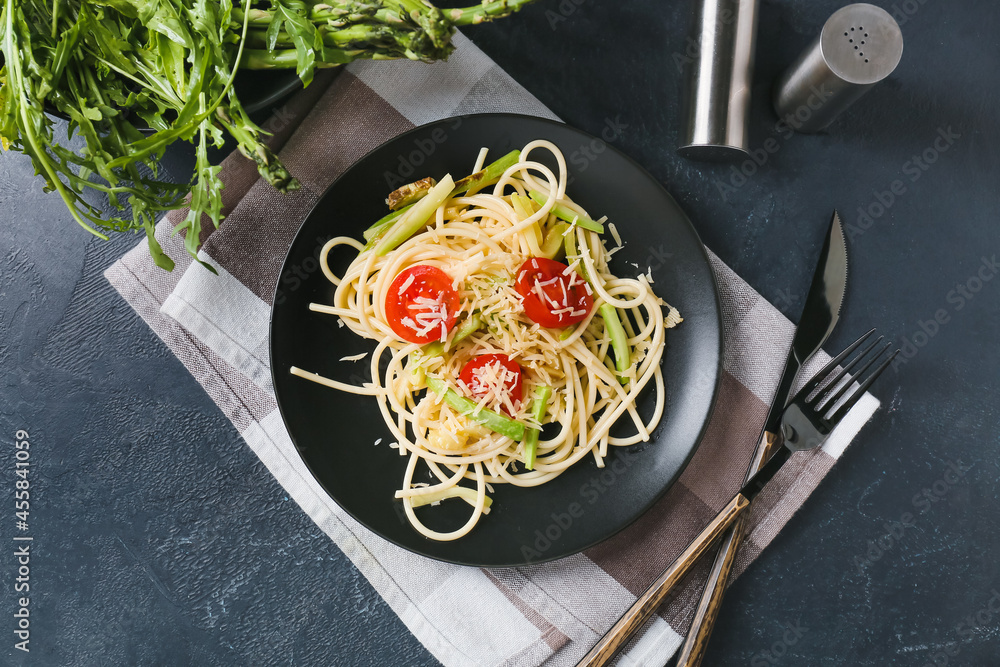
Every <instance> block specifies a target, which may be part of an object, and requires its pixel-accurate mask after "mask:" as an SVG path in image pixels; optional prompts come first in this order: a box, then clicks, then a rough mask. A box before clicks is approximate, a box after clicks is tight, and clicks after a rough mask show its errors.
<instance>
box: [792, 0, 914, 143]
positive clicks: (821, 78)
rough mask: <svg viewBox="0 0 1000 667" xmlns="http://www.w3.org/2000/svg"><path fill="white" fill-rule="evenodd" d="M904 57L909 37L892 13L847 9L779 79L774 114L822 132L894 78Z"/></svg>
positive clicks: (794, 124) (863, 7) (870, 8)
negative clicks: (857, 102)
mask: <svg viewBox="0 0 1000 667" xmlns="http://www.w3.org/2000/svg"><path fill="white" fill-rule="evenodd" d="M902 55H903V33H902V32H901V31H900V29H899V24H898V23H896V20H895V19H893V18H892V16H891V15H890V14H889V13H888V12H887V11H885V10H884V9H882V8H880V7H876V6H875V5H870V4H867V3H857V4H853V5H848V6H846V7H842V8H841V9H838V10H837V11H836V12H834V14H833V16H831V17H830V18H829V19H827V22H826V24H825V25H824V26H823V30H822V32H821V33H820V35H819V37H817V38H816V40H815V41H813V43H812V44H810V45H809V47H808V48H807V49H806V50H805V51H804V52H803V53H802V55H800V56H799V57H798V59H797V60H796V61H795V62H794V63H792V65H791V66H789V68H788V69H787V70H785V72H784V73H783V74H782V75H781V76H780V77H779V78H778V81H777V84H776V86H775V89H774V100H773V102H774V110H775V111H776V112H777V114H778V117H779V118H781V119H782V120H783V121H784V122H785V123H787V124H788V126H789V127H791V128H792V129H794V130H797V131H799V132H806V133H810V132H819V131H820V130H822V129H824V128H826V127H827V126H828V125H830V123H832V122H833V121H834V119H835V118H836V117H837V116H838V115H840V113H841V112H843V111H844V110H845V109H847V107H849V106H851V105H852V104H854V103H855V102H856V101H857V100H858V99H859V98H860V97H861V96H862V95H864V94H865V93H867V92H868V91H869V90H870V89H871V88H872V86H874V85H875V84H876V83H878V82H879V81H881V80H883V79H885V78H886V77H887V76H889V75H890V74H892V72H893V70H895V69H896V65H898V64H899V59H900V58H901V57H902Z"/></svg>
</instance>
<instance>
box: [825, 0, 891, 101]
mask: <svg viewBox="0 0 1000 667" xmlns="http://www.w3.org/2000/svg"><path fill="white" fill-rule="evenodd" d="M820 44H821V48H822V50H823V59H824V60H825V61H826V64H827V66H828V67H829V68H830V69H831V70H832V71H833V73H834V74H836V75H837V76H838V77H840V78H841V79H843V80H844V81H846V82H848V83H855V84H861V85H867V84H873V83H878V82H879V81H881V80H882V79H884V78H886V77H887V76H889V75H890V74H892V71H893V70H894V69H896V65H898V64H899V59H900V58H901V57H902V55H903V33H902V32H901V31H900V29H899V24H898V23H896V20H895V19H894V18H892V16H891V15H890V14H889V12H887V11H885V10H884V9H882V8H881V7H876V6H875V5H869V4H867V3H858V4H853V5H848V6H846V7H843V8H841V9H839V10H837V11H836V12H834V14H833V15H832V16H831V17H830V18H829V19H828V20H827V22H826V24H825V25H824V26H823V34H822V36H821V38H820Z"/></svg>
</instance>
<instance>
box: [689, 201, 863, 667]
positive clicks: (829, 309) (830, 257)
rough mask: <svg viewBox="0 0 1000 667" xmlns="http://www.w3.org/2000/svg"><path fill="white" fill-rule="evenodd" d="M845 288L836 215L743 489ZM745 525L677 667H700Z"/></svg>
mask: <svg viewBox="0 0 1000 667" xmlns="http://www.w3.org/2000/svg"><path fill="white" fill-rule="evenodd" d="M846 286H847V243H846V241H845V240H844V230H843V227H842V225H841V222H840V216H839V215H838V214H837V212H836V211H834V212H833V219H832V220H831V221H830V230H829V232H828V233H827V236H826V241H825V242H824V244H823V250H822V252H820V258H819V263H818V264H817V266H816V271H815V272H814V274H813V279H812V285H811V286H810V288H809V293H808V295H807V296H806V304H805V308H804V309H803V310H802V316H801V317H800V318H799V325H798V327H797V328H796V330H795V337H794V338H793V340H792V347H791V349H790V350H789V352H788V360H787V361H786V362H785V370H784V372H783V373H782V374H781V379H780V380H779V381H778V389H777V391H776V392H775V394H774V400H773V401H772V402H771V409H770V410H769V411H768V413H767V419H766V420H765V421H764V427H763V428H762V429H761V434H760V438H759V439H758V445H757V450H756V452H755V454H754V457H753V460H752V461H751V462H750V467H749V468H748V469H747V474H746V477H745V478H744V483H747V482H749V481H750V478H751V477H753V475H754V474H755V473H756V472H757V471H758V470H759V469H760V468H761V467H762V466H763V465H764V462H765V461H767V460H768V459H769V458H770V456H771V453H772V452H773V451H774V449H775V448H776V447H777V446H780V444H781V438H780V436H779V433H778V431H779V426H780V424H781V414H782V412H784V410H785V405H786V404H787V402H788V399H789V395H790V394H791V389H792V383H793V382H794V380H795V376H796V374H797V373H798V372H799V369H801V368H802V366H803V365H805V363H806V362H807V361H808V360H809V359H810V358H811V357H812V356H813V355H814V354H815V353H816V351H817V350H819V349H820V347H822V346H823V343H825V342H826V340H827V338H829V337H830V333H831V332H832V331H833V329H834V327H835V326H836V325H837V321H838V320H839V319H840V307H841V305H842V304H843V301H844V291H845V288H846ZM744 521H745V519H742V518H741V519H740V520H739V521H738V522H737V523H736V524H735V525H734V526H733V528H732V530H730V531H729V533H728V534H727V535H725V536H724V537H723V539H722V543H721V548H720V550H719V553H718V555H717V556H716V558H715V562H714V563H713V565H712V569H711V571H710V572H709V577H708V583H706V585H705V591H704V592H703V593H702V596H701V600H700V601H699V602H698V608H697V610H696V611H695V617H694V620H693V621H692V623H691V629H690V630H689V631H688V635H687V638H686V639H685V640H684V645H683V646H682V647H681V651H680V654H679V655H678V659H677V667H697V666H698V665H699V664H701V660H702V658H703V657H704V655H705V649H706V647H707V645H708V638H709V637H710V636H711V634H712V629H713V628H714V627H715V619H716V618H717V616H718V613H719V609H720V607H721V604H722V597H723V595H724V594H725V590H726V582H727V580H728V578H729V573H730V571H731V570H732V567H733V563H734V561H735V559H736V552H737V550H738V548H739V545H740V542H741V541H742V538H743V524H744Z"/></svg>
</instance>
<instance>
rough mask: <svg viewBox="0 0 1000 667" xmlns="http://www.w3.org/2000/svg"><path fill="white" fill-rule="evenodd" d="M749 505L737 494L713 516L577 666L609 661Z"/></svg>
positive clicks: (594, 666)
mask: <svg viewBox="0 0 1000 667" xmlns="http://www.w3.org/2000/svg"><path fill="white" fill-rule="evenodd" d="M749 505H750V501H749V500H747V499H746V497H744V496H743V495H739V494H737V496H736V497H735V498H733V499H732V500H731V501H730V502H729V504H728V505H726V507H725V509H723V510H722V511H721V512H719V514H718V515H717V516H716V517H715V519H713V520H712V523H710V524H708V526H706V527H705V529H704V530H703V531H701V533H700V534H699V535H698V537H696V538H694V540H692V541H691V543H690V544H689V545H688V546H687V547H686V548H685V549H684V551H682V552H681V555H679V556H678V557H677V558H676V560H674V562H673V563H671V564H670V566H669V567H667V569H666V570H664V571H663V574H661V575H660V576H659V577H658V578H657V579H656V581H654V582H653V583H652V584H651V585H650V586H649V588H647V589H646V592H645V593H643V594H642V595H640V596H639V599H638V600H636V601H635V604H633V605H632V606H631V607H630V608H629V610H628V611H626V612H625V614H624V615H623V616H622V617H621V618H620V619H618V622H617V623H615V624H614V625H613V626H612V627H611V629H610V630H608V632H607V633H606V634H605V635H604V636H603V637H601V639H600V641H598V642H597V644H595V645H594V647H593V648H592V649H590V652H589V653H587V655H585V656H584V657H583V659H582V660H580V662H579V663H577V667H583V666H586V667H599V666H600V665H604V664H606V663H607V662H608V661H610V660H611V658H613V657H614V655H615V653H617V652H618V650H619V649H620V648H621V647H622V646H623V645H624V644H625V643H626V642H627V641H628V640H629V638H630V637H631V636H632V634H633V633H634V632H635V631H636V630H638V629H639V628H641V627H642V625H643V624H644V623H645V622H646V621H647V620H649V618H650V617H651V616H652V615H653V614H654V613H655V612H656V610H657V608H659V606H660V604H661V603H662V602H663V600H664V599H665V598H666V597H667V595H668V594H669V593H670V591H671V590H672V589H673V587H674V586H675V585H676V584H677V582H679V581H680V580H681V579H683V578H684V575H685V574H687V572H688V570H690V569H691V566H692V565H694V564H695V563H696V562H698V559H699V558H701V556H702V555H703V554H704V553H705V552H706V551H707V550H708V549H709V547H711V546H712V544H713V543H714V542H715V540H717V539H718V538H719V536H721V535H722V534H723V533H724V532H725V531H726V529H727V528H729V527H730V526H731V525H733V523H734V522H735V521H736V520H737V519H738V518H739V517H740V516H741V515H742V513H743V512H744V511H745V510H746V508H747V507H749Z"/></svg>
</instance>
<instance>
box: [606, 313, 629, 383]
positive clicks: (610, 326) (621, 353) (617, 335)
mask: <svg viewBox="0 0 1000 667" xmlns="http://www.w3.org/2000/svg"><path fill="white" fill-rule="evenodd" d="M598 312H599V313H600V314H601V317H603V318H604V327H605V328H606V329H607V331H608V336H609V337H610V338H611V349H612V350H614V353H615V368H616V369H617V370H618V373H619V375H618V381H619V382H620V383H622V384H627V383H628V378H627V377H625V376H624V375H623V373H625V372H626V371H627V370H628V369H629V366H631V365H632V358H631V356H632V351H631V350H630V349H629V346H628V336H627V335H625V329H624V328H623V327H622V321H621V320H620V319H619V318H618V309H617V308H615V307H614V306H612V305H611V304H609V303H602V304H601V307H600V309H599V310H598Z"/></svg>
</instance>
